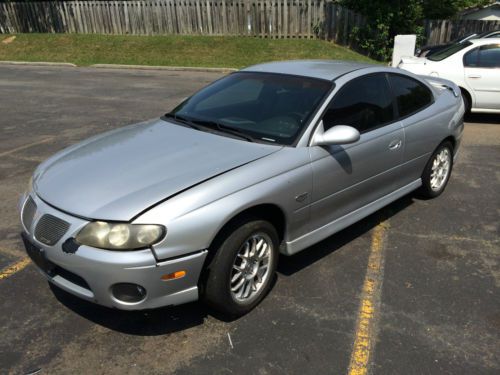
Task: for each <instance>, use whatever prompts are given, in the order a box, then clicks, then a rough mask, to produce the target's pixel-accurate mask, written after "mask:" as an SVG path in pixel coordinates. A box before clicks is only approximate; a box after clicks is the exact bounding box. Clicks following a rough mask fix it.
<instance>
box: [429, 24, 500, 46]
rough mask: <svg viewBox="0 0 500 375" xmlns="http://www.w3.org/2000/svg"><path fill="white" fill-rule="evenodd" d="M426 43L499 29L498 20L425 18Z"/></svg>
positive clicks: (446, 40) (439, 42)
mask: <svg viewBox="0 0 500 375" xmlns="http://www.w3.org/2000/svg"><path fill="white" fill-rule="evenodd" d="M424 27H425V36H426V44H429V45H434V44H443V43H447V42H449V41H451V40H453V39H455V38H458V37H459V36H462V35H466V34H470V33H480V32H483V31H490V30H495V29H500V21H477V20H426V21H425V24H424Z"/></svg>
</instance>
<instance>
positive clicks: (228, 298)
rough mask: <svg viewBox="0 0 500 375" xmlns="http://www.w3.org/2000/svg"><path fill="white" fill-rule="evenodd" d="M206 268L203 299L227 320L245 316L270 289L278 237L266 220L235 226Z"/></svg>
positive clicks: (244, 221)
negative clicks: (227, 318)
mask: <svg viewBox="0 0 500 375" xmlns="http://www.w3.org/2000/svg"><path fill="white" fill-rule="evenodd" d="M218 242H219V243H220V245H219V246H217V245H216V246H217V248H214V249H211V251H215V255H214V256H213V258H212V260H211V261H210V263H209V264H208V266H207V276H206V278H205V280H204V281H203V285H202V290H203V291H204V292H203V296H202V299H203V300H204V301H205V303H206V304H207V305H209V306H210V307H212V308H213V309H214V310H216V311H218V312H220V313H222V314H223V315H224V316H225V317H229V318H235V317H239V316H242V315H244V314H246V313H248V312H249V311H251V310H252V309H253V308H254V307H255V306H257V305H258V304H259V303H260V301H262V299H263V298H264V297H265V296H266V294H267V293H268V291H269V289H270V288H271V284H272V280H273V278H274V275H275V272H276V266H277V264H278V254H279V252H278V247H279V240H278V233H277V232H276V229H275V228H274V226H273V225H271V224H270V223H269V222H267V221H264V220H259V219H255V218H247V219H245V220H240V221H239V222H237V223H236V224H235V225H232V226H231V227H230V228H229V229H228V230H227V233H225V234H223V236H222V239H221V240H220V241H218Z"/></svg>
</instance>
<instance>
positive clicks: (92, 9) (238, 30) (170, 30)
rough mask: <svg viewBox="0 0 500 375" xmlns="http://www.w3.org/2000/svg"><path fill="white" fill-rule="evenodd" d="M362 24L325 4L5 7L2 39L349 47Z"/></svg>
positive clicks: (220, 1) (230, 0)
mask: <svg viewBox="0 0 500 375" xmlns="http://www.w3.org/2000/svg"><path fill="white" fill-rule="evenodd" d="M362 22H363V18H362V17H361V16H359V15H356V14H355V13H354V12H351V11H349V10H348V9H345V8H342V7H341V6H339V5H336V4H333V3H331V2H329V1H325V0H157V1H148V0H139V1H110V0H106V1H71V0H67V1H35V2H0V33H31V32H39V33H85V34H87V33H97V34H132V35H161V34H182V35H190V34H203V35H241V36H258V37H271V38H314V37H317V36H322V37H327V38H328V39H333V40H338V41H340V42H343V43H348V42H349V40H350V31H351V29H352V28H353V27H354V26H359V25H360V24H361V23H362Z"/></svg>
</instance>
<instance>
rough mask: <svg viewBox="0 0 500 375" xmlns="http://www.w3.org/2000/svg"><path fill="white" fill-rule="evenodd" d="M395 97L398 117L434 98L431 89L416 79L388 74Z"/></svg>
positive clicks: (415, 110)
mask: <svg viewBox="0 0 500 375" xmlns="http://www.w3.org/2000/svg"><path fill="white" fill-rule="evenodd" d="M389 82H390V83H391V87H392V91H393V92H394V96H395V97H396V103H397V105H398V110H399V117H406V116H409V115H411V114H413V113H415V112H418V111H420V110H421V109H423V108H425V107H427V106H428V105H429V104H431V103H432V101H433V100H434V96H433V95H432V92H431V90H430V89H429V88H428V87H427V86H425V85H424V84H423V83H421V82H418V81H417V80H415V79H413V78H410V77H406V76H403V75H399V74H389Z"/></svg>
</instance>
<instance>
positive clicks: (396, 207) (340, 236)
mask: <svg viewBox="0 0 500 375" xmlns="http://www.w3.org/2000/svg"><path fill="white" fill-rule="evenodd" d="M415 199H419V198H418V197H416V195H415V194H409V195H406V196H404V197H403V198H400V199H398V200H397V201H395V202H393V203H391V204H390V205H388V206H386V207H384V208H381V209H380V210H378V211H376V212H375V213H373V214H371V215H370V216H368V217H366V218H364V219H363V220H360V221H358V222H357V223H355V224H352V225H350V226H349V227H347V228H346V229H344V230H341V231H340V232H338V233H335V234H334V235H332V236H330V237H328V238H326V239H324V240H323V241H321V242H319V243H317V244H315V245H313V246H311V247H309V248H308V249H306V250H304V251H301V252H300V253H298V254H295V255H292V256H282V257H280V260H279V263H278V269H277V271H278V273H279V274H280V275H284V276H290V275H293V274H294V273H296V272H298V271H300V270H302V269H304V268H306V267H309V266H310V265H312V264H313V263H315V262H317V261H318V260H321V259H322V258H324V257H326V256H328V255H330V254H331V253H333V252H335V251H337V250H338V249H340V248H342V247H343V246H344V245H346V244H348V243H349V242H352V241H353V240H355V239H356V238H358V237H360V236H362V235H363V234H365V233H367V232H369V231H370V230H372V229H373V228H374V227H376V226H377V225H378V224H379V223H381V222H382V221H385V220H387V219H389V218H390V217H392V216H394V215H396V214H397V213H398V212H400V211H402V210H404V209H405V208H407V207H408V206H410V205H411V204H413V201H414V200H415Z"/></svg>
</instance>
